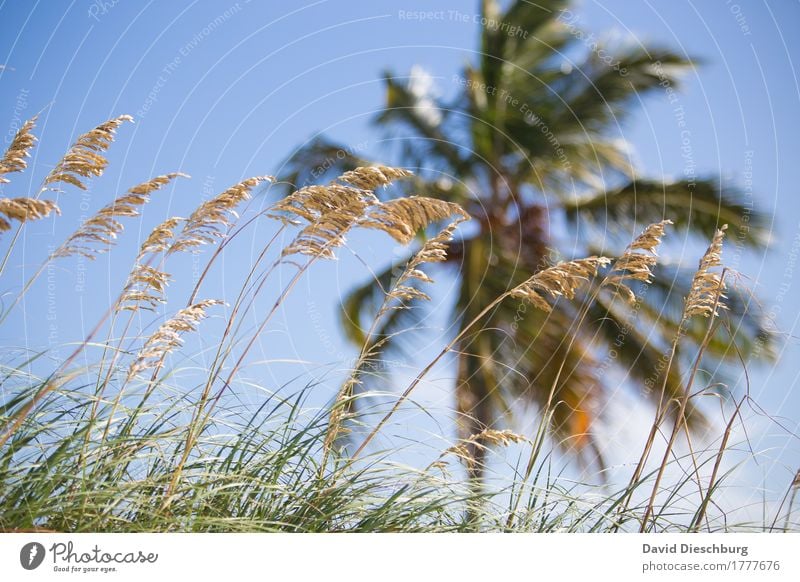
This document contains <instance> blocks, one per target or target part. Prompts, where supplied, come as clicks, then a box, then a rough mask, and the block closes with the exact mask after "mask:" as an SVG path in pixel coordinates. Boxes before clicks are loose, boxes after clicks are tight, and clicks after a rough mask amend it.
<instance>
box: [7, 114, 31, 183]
mask: <svg viewBox="0 0 800 582" xmlns="http://www.w3.org/2000/svg"><path fill="white" fill-rule="evenodd" d="M36 117H37V116H34V117H32V118H31V119H29V120H28V121H26V122H25V123H24V124H23V125H22V127H21V128H19V131H17V133H16V135H14V139H13V140H11V145H10V146H8V149H7V150H6V153H5V154H4V155H3V158H2V159H0V184H7V183H8V178H4V177H3V176H4V175H5V174H10V173H12V172H21V171H22V170H24V169H25V168H27V167H28V161H27V159H26V158H29V157H30V155H31V154H30V151H31V149H32V148H33V146H34V144H35V143H36V136H35V135H33V127H34V126H35V125H36Z"/></svg>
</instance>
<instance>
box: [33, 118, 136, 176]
mask: <svg viewBox="0 0 800 582" xmlns="http://www.w3.org/2000/svg"><path fill="white" fill-rule="evenodd" d="M126 121H129V122H131V123H133V117H131V116H130V115H120V116H119V117H116V118H114V119H109V120H108V121H106V122H105V123H101V124H100V125H98V126H97V127H95V128H94V129H93V130H91V131H89V132H88V133H84V134H83V135H81V136H80V137H79V138H78V141H76V142H75V143H74V144H73V146H72V147H71V148H70V149H69V151H68V152H67V153H66V154H65V155H64V157H63V158H62V159H61V161H60V162H58V164H56V167H55V168H53V170H52V171H51V172H50V173H49V174H48V175H47V177H46V178H45V179H44V183H45V185H48V184H55V183H57V182H62V183H65V184H72V185H73V186H76V187H77V188H80V189H81V190H86V185H85V184H84V183H83V182H82V181H81V178H91V177H97V176H101V175H102V174H103V171H104V170H105V169H106V166H108V160H107V159H106V158H105V157H104V156H103V155H102V153H103V152H105V151H106V150H108V148H109V147H110V146H111V144H112V143H113V142H114V136H115V134H116V131H117V128H119V126H120V125H122V124H123V123H124V122H126Z"/></svg>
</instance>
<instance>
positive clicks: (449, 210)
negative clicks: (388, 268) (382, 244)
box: [361, 196, 466, 244]
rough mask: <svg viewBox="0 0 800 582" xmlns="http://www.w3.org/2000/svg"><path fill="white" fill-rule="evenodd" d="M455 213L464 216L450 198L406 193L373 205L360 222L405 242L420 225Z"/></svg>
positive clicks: (420, 227) (400, 241)
mask: <svg viewBox="0 0 800 582" xmlns="http://www.w3.org/2000/svg"><path fill="white" fill-rule="evenodd" d="M454 214H458V215H459V216H462V217H465V216H466V213H465V212H464V211H463V210H462V209H461V207H460V206H458V205H457V204H454V203H452V202H445V201H444V200H438V199H436V198H426V197H424V196H409V197H408V198H398V199H395V200H389V201H388V202H384V203H382V204H378V205H376V206H375V208H373V209H371V210H370V212H369V213H368V214H367V217H366V218H365V219H364V220H363V221H362V222H361V226H363V227H364V228H375V229H378V230H382V231H383V232H385V233H387V234H388V235H389V236H391V237H392V238H393V239H395V240H396V241H397V242H399V243H402V244H408V243H410V242H411V241H412V240H413V239H414V236H415V235H416V234H417V232H419V231H420V230H421V229H423V228H426V227H427V226H428V225H429V224H431V223H432V222H438V221H440V220H445V219H446V218H449V217H450V216H453V215H454Z"/></svg>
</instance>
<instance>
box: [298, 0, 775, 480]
mask: <svg viewBox="0 0 800 582" xmlns="http://www.w3.org/2000/svg"><path fill="white" fill-rule="evenodd" d="M568 4H569V3H568V2H564V1H561V0H547V1H545V0H540V1H539V2H536V3H531V2H527V1H524V0H521V1H516V2H512V3H511V4H510V5H509V6H508V7H507V8H506V9H505V10H503V9H502V8H501V6H500V4H499V3H498V2H495V1H494V0H484V1H483V2H482V3H481V5H480V11H481V12H480V21H481V22H482V23H484V24H483V25H482V26H481V33H480V52H479V56H478V58H477V60H476V62H474V63H473V64H470V65H468V66H466V67H465V69H464V70H463V73H462V74H461V75H460V76H456V77H454V78H453V81H454V83H455V84H456V85H457V87H458V91H457V95H456V96H455V98H453V99H452V100H448V101H444V100H443V99H442V98H440V97H439V96H438V95H437V94H436V93H435V91H433V86H432V81H431V78H430V77H428V76H427V75H426V74H424V72H422V71H421V70H420V69H419V68H415V69H414V70H412V72H411V75H410V76H407V77H397V76H395V75H394V74H393V73H391V72H389V73H386V74H385V79H384V81H385V87H386V105H385V107H384V108H383V109H382V110H381V111H380V112H379V114H378V115H377V116H376V117H375V119H374V122H375V124H376V125H377V126H378V128H380V129H381V130H383V131H385V132H386V133H387V134H388V137H389V138H390V139H389V140H388V141H390V142H391V143H394V144H399V145H398V146H397V147H398V151H397V152H395V155H397V156H399V160H398V161H399V163H400V164H402V165H403V166H405V167H409V168H412V169H414V170H415V172H416V178H415V179H414V180H413V181H412V182H411V183H410V184H409V187H410V188H412V189H413V190H414V191H417V192H419V193H421V194H424V195H427V196H434V197H439V198H443V199H446V200H450V201H453V202H457V203H459V204H461V205H462V206H463V207H464V208H465V209H466V210H467V211H468V212H469V213H470V214H471V215H472V217H473V218H474V220H473V221H472V223H470V225H467V227H466V228H465V229H462V230H463V231H464V234H463V235H462V238H461V239H460V240H458V241H456V242H454V243H453V244H452V245H451V249H450V252H449V256H450V260H449V264H450V265H452V267H453V268H452V276H453V277H457V278H458V283H459V292H458V296H457V297H456V298H455V300H454V305H453V313H452V315H451V318H452V321H455V322H457V324H460V325H465V324H466V322H469V321H471V320H472V319H473V317H474V316H475V315H476V314H477V313H478V312H479V311H480V310H481V309H482V308H483V307H484V306H485V305H487V304H488V303H490V302H491V301H492V300H493V299H494V298H495V297H497V296H498V295H500V294H501V293H503V292H504V291H506V290H507V289H508V288H509V287H511V286H514V285H517V284H518V283H520V282H521V281H522V280H524V279H527V278H528V277H530V276H531V275H532V274H533V273H535V272H536V271H537V270H539V269H541V268H542V267H543V266H544V265H546V264H548V263H551V262H552V261H554V260H560V259H572V258H579V257H584V256H587V255H589V254H598V253H603V254H607V255H610V256H614V255H616V254H618V253H619V252H620V250H621V249H622V248H624V246H625V244H627V242H629V241H630V240H631V239H632V238H633V237H634V236H635V235H636V234H638V233H639V232H640V230H641V228H642V227H643V226H645V225H646V224H648V223H651V222H656V221H660V220H662V219H665V218H669V219H671V220H673V221H674V222H675V228H676V229H678V231H679V232H680V233H681V235H682V236H681V240H680V243H681V245H685V243H686V242H687V241H689V242H692V241H694V242H697V243H700V242H702V245H706V244H707V242H708V240H709V239H710V238H711V237H712V235H713V234H714V231H715V229H716V228H717V227H718V226H720V225H721V224H723V223H727V224H728V225H729V227H730V228H729V231H728V232H729V233H732V236H731V239H733V240H732V243H734V244H735V245H737V246H738V247H740V248H741V247H750V248H758V247H761V246H763V245H765V244H766V242H767V230H766V227H767V224H768V221H767V219H766V217H765V216H764V215H763V214H761V213H759V212H757V211H755V210H754V209H753V208H751V207H750V205H749V204H748V201H747V200H746V199H745V198H744V196H743V195H742V193H741V192H739V191H737V190H736V189H735V188H729V187H723V186H722V185H721V184H720V181H719V180H718V179H714V178H707V179H696V178H695V177H694V176H691V175H689V176H687V179H684V180H679V181H660V180H651V179H645V178H643V177H641V176H639V175H638V174H637V172H636V171H635V168H634V167H633V165H632V161H631V158H630V155H629V151H628V148H627V147H626V144H625V142H624V140H622V139H620V138H619V135H620V127H621V125H622V124H623V123H624V122H625V121H626V119H627V118H628V117H629V115H630V114H631V112H632V111H633V110H634V108H635V107H634V106H635V105H636V104H637V103H638V100H640V99H642V98H644V97H647V96H650V95H654V96H655V97H657V98H662V99H666V98H667V97H668V94H667V92H669V93H670V94H671V92H672V91H675V90H677V89H678V88H679V84H680V83H679V80H680V76H681V73H683V72H686V71H688V70H690V69H691V68H692V67H693V63H692V62H690V61H689V60H687V59H686V58H684V57H681V56H680V55H678V54H675V53H673V52H671V51H669V50H665V49H661V48H654V47H648V46H644V45H642V44H641V43H638V42H636V43H629V44H623V43H618V45H617V46H608V45H607V44H602V43H600V42H599V41H598V40H597V39H596V38H594V37H591V36H589V35H587V34H586V33H584V32H582V31H581V30H579V29H578V28H576V27H575V26H574V20H573V19H572V18H571V13H570V12H569V11H568V7H569V6H568ZM615 130H616V131H615ZM368 163H369V162H368V161H367V160H363V159H359V158H358V157H357V156H356V155H354V154H353V153H352V152H350V151H349V150H348V148H347V147H345V146H343V145H341V144H338V143H336V142H334V141H331V140H329V139H328V138H325V137H318V138H316V139H315V140H314V141H312V142H310V143H309V144H308V145H306V146H305V147H303V148H302V149H301V150H299V151H297V152H296V153H295V154H294V155H293V156H292V157H291V158H290V160H289V161H288V166H287V167H288V172H287V175H286V176H285V178H286V179H287V180H288V181H290V182H291V183H293V184H298V185H302V184H307V183H310V182H313V181H319V180H322V179H327V178H328V177H330V176H333V175H335V174H338V173H340V172H341V171H344V170H346V169H352V168H353V167H355V166H358V165H365V164H368ZM689 173H691V172H689ZM675 238H677V237H674V236H673V239H675ZM678 246H680V245H678ZM689 248H690V249H691V248H697V249H698V252H697V253H691V252H689V253H687V254H688V256H691V257H693V258H692V261H691V262H692V265H691V267H688V268H687V267H686V266H684V265H681V264H671V263H669V262H665V261H662V265H661V266H660V267H659V268H658V272H657V273H656V278H655V281H654V283H653V284H652V285H650V286H646V287H645V286H642V287H641V288H639V289H638V290H637V291H638V293H637V294H638V296H639V301H638V302H637V303H636V305H635V306H633V307H631V306H629V305H628V304H627V303H625V302H623V301H620V300H614V299H611V298H607V297H606V296H605V295H603V294H601V295H600V296H599V299H598V300H597V301H596V302H595V303H594V304H592V305H591V306H590V308H589V317H588V318H586V320H585V322H584V324H583V325H582V326H581V327H580V329H576V325H575V316H576V313H577V311H578V309H579V305H580V303H581V301H580V298H579V300H577V301H573V302H568V301H557V302H556V304H555V306H554V309H553V311H552V313H550V314H545V313H543V312H541V311H538V310H535V309H526V308H525V306H524V305H519V304H517V303H514V302H510V301H507V302H505V303H504V304H502V305H500V306H498V308H497V309H496V310H495V311H494V312H493V313H492V314H491V315H490V317H489V318H488V319H487V321H486V322H485V324H484V325H483V326H482V327H483V329H481V330H480V331H479V332H476V333H473V334H471V335H468V336H467V339H465V340H464V341H463V342H462V343H461V345H459V346H458V350H457V354H458V356H457V366H458V374H457V381H456V383H455V394H456V402H457V409H458V412H459V419H460V427H461V431H462V434H463V435H465V436H466V435H470V434H474V433H476V432H478V431H479V430H481V429H482V428H485V427H495V426H497V425H498V424H500V423H503V422H504V419H506V418H507V417H508V416H509V415H510V413H511V411H512V410H513V409H515V408H516V409H517V410H518V409H519V408H520V407H519V406H518V405H517V403H518V402H520V400H522V401H524V402H527V403H532V404H533V405H538V406H539V407H541V406H542V404H543V403H544V402H545V401H546V400H547V398H548V395H549V393H550V391H551V388H552V387H553V385H554V383H556V385H555V402H557V403H558V404H557V406H556V407H555V410H554V414H553V417H552V420H551V423H550V429H551V430H552V433H551V434H553V435H554V436H555V437H556V439H557V440H558V441H559V442H560V443H561V444H562V445H563V446H564V447H566V448H567V449H571V450H574V451H587V452H593V457H594V458H597V459H598V460H599V459H600V457H599V449H598V447H597V442H596V439H595V436H594V433H593V431H592V423H593V421H594V420H595V419H596V417H597V415H598V411H599V410H600V409H601V408H602V406H603V405H604V402H607V396H608V389H609V388H615V387H618V386H619V385H620V384H621V383H622V384H625V383H628V384H631V385H634V386H639V387H640V388H639V390H638V392H639V393H640V394H648V395H652V396H653V397H655V396H656V395H657V394H658V393H659V392H660V386H661V382H662V381H663V376H661V374H663V373H664V372H663V368H664V366H663V365H660V360H661V359H662V355H663V354H664V353H665V351H667V349H668V346H669V344H670V341H671V339H672V337H673V336H674V334H675V333H676V330H677V325H678V322H679V319H680V313H681V309H682V300H683V298H684V297H686V295H687V293H688V289H689V285H690V283H691V279H692V275H693V272H694V269H693V267H694V266H695V264H696V263H695V262H694V261H695V260H696V257H695V255H696V256H699V255H700V254H701V253H702V248H701V247H700V245H699V244H698V245H696V246H693V247H689ZM703 248H704V246H703ZM683 250H684V251H685V250H686V249H683ZM394 267H395V266H394V265H389V266H388V267H387V268H386V270H385V271H383V272H382V273H380V274H378V275H377V277H376V278H377V280H378V281H377V282H378V283H380V285H378V284H376V281H375V279H371V280H369V281H367V282H366V283H365V284H364V285H362V286H360V287H358V288H356V289H354V290H353V291H352V292H351V293H350V294H349V296H347V298H346V299H345V301H344V307H345V309H344V316H345V317H344V318H343V321H344V329H345V331H346V333H347V334H348V336H349V337H350V338H351V339H352V340H353V341H354V342H355V343H356V344H358V345H361V344H362V342H364V341H365V337H364V331H363V327H364V324H365V322H367V321H371V318H372V316H374V313H375V311H376V310H377V306H378V305H380V301H381V300H382V296H383V291H382V289H385V288H387V287H388V285H389V283H390V281H391V278H392V272H393V269H394ZM589 293H591V289H589V291H587V294H586V295H587V296H588V295H589ZM585 297H586V296H584V299H585ZM752 302H753V301H752V298H751V297H750V296H749V295H748V294H747V293H745V292H743V291H740V290H738V289H731V290H730V293H729V300H728V303H729V306H730V310H729V311H728V312H727V313H726V317H727V318H728V320H729V322H730V326H721V327H720V328H718V331H717V332H716V334H715V335H714V337H713V341H712V342H711V344H710V346H709V348H708V351H707V354H706V356H705V360H704V364H705V365H706V366H711V367H712V368H713V367H715V366H718V365H722V366H723V367H722V369H724V366H725V364H726V363H731V362H736V361H738V358H739V356H740V355H743V356H745V357H746V356H747V355H748V354H752V353H753V352H754V351H756V352H757V353H758V354H759V355H761V356H766V355H769V354H770V346H771V344H772V341H773V339H772V337H771V336H770V334H769V333H768V332H767V330H766V329H765V326H764V325H763V321H762V319H761V317H760V316H759V315H757V313H756V311H755V310H754V309H752V308H751V303H752ZM428 315H429V313H428V312H426V311H425V306H421V305H415V306H414V308H412V309H406V310H398V311H395V312H394V314H393V315H392V317H390V318H388V319H387V320H386V321H385V322H384V324H383V327H382V329H380V330H379V333H378V334H376V335H375V336H374V338H373V341H375V342H381V353H382V354H383V355H385V354H386V353H387V351H390V350H392V349H401V348H402V347H403V344H402V343H401V342H398V341H396V339H397V336H396V335H395V334H396V333H397V332H398V331H401V330H406V329H409V328H413V327H414V326H416V325H418V324H420V323H421V322H422V321H424V320H425V318H426V317H428ZM705 325H706V323H705V322H702V321H698V322H696V323H695V324H694V325H692V326H690V328H689V329H688V332H687V335H686V338H685V340H684V341H683V343H682V344H681V351H680V354H685V358H686V359H683V357H682V358H679V360H680V361H678V362H676V363H675V365H673V366H672V367H671V368H670V370H669V377H668V378H667V390H668V392H669V394H670V395H675V394H677V393H679V392H680V390H681V378H682V376H683V369H684V368H685V367H686V365H687V362H688V361H689V359H690V358H691V357H692V355H693V354H696V353H697V352H696V350H693V349H692V347H696V346H697V344H699V343H700V341H701V339H702V337H703V333H704V331H705ZM457 331H459V329H458V328H457V326H456V329H455V330H454V333H456V332H457ZM731 332H733V333H731ZM692 344H694V346H693V345H692ZM562 363H565V365H564V368H563V372H562V373H561V374H560V377H558V378H557V374H558V370H559V368H560V367H561V364H562ZM662 364H663V363H662ZM715 369H716V368H715ZM367 377H368V376H367V375H364V379H367ZM370 377H371V376H370ZM652 387H657V388H659V389H655V390H652V389H651V388H652ZM688 414H689V418H688V419H687V420H688V421H689V422H690V425H694V426H698V425H699V424H702V421H703V418H702V414H701V413H700V412H699V411H698V410H696V409H692V410H690V411H689V412H688ZM473 452H474V453H475V455H476V456H477V457H478V460H479V461H481V460H482V458H481V457H482V454H483V449H482V448H478V449H477V450H475V451H473ZM595 455H596V456H595ZM476 466H481V463H480V462H479V463H478V464H476Z"/></svg>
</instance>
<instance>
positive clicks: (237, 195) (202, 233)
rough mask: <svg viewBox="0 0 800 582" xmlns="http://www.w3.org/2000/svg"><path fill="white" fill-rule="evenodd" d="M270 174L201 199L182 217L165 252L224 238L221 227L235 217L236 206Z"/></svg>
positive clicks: (244, 181)
mask: <svg viewBox="0 0 800 582" xmlns="http://www.w3.org/2000/svg"><path fill="white" fill-rule="evenodd" d="M274 180H275V178H273V177H272V176H254V177H252V178H248V179H247V180H243V181H241V182H239V183H238V184H235V185H233V186H231V187H230V188H228V189H227V190H225V191H224V192H222V193H221V194H218V195H217V196H215V197H214V198H212V199H210V200H207V201H205V202H203V203H202V204H201V205H200V206H198V207H197V209H195V211H194V212H192V214H191V215H190V216H189V218H187V219H186V224H185V225H184V227H183V230H182V231H181V233H180V234H179V235H178V236H177V237H176V239H175V241H174V242H173V243H172V245H171V246H170V248H169V249H168V251H167V252H168V253H174V252H178V251H185V250H187V249H194V248H196V247H199V246H201V245H205V244H210V243H213V242H214V241H216V240H217V239H220V238H224V236H225V234H224V233H223V229H224V228H227V227H229V226H231V224H233V222H232V220H231V217H233V218H238V215H237V214H236V207H237V206H239V204H241V203H242V202H244V201H245V200H249V199H250V191H251V190H252V189H253V188H255V187H256V186H258V185H259V184H261V183H263V182H272V181H274Z"/></svg>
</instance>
